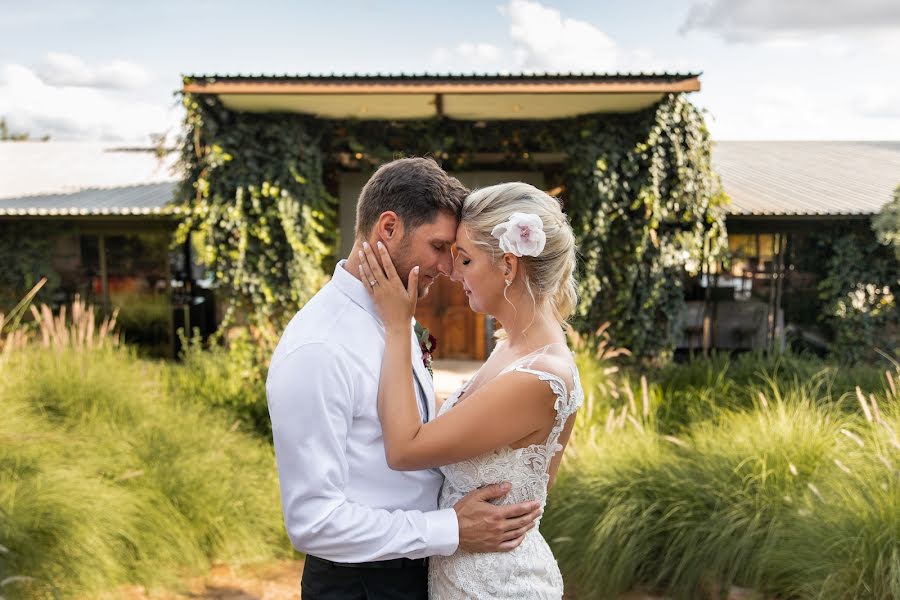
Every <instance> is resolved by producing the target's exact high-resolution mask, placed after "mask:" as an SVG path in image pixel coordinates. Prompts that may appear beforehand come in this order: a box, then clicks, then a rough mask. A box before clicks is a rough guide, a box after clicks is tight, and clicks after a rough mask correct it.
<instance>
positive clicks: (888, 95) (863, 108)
mask: <svg viewBox="0 0 900 600" xmlns="http://www.w3.org/2000/svg"><path fill="white" fill-rule="evenodd" d="M856 104H857V105H858V106H859V112H860V113H861V114H862V115H864V116H867V117H874V118H887V119H900V86H894V87H889V86H886V85H883V84H881V85H871V86H868V87H867V88H866V89H864V90H861V94H860V95H859V97H858V98H857V101H856Z"/></svg>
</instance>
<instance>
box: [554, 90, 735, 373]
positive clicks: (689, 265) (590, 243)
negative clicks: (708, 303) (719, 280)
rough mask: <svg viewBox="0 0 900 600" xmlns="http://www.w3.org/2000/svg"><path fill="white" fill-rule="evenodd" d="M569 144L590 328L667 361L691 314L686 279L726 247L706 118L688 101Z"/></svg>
mask: <svg viewBox="0 0 900 600" xmlns="http://www.w3.org/2000/svg"><path fill="white" fill-rule="evenodd" d="M575 133H576V135H575V136H573V137H570V139H568V140H567V141H568V145H569V148H570V154H571V157H572V160H571V163H570V165H569V171H568V173H567V190H568V213H569V215H570V218H571V220H572V224H573V226H574V228H575V232H576V235H577V236H578V239H579V242H580V248H581V253H582V256H583V265H582V269H581V277H580V281H581V297H580V300H581V301H580V304H579V317H580V324H581V327H580V328H581V329H583V330H587V331H590V330H591V328H592V327H594V326H596V324H597V323H603V322H606V321H609V322H610V328H609V335H610V338H611V339H612V340H613V341H614V343H615V345H616V346H618V347H625V348H628V349H629V350H631V352H632V353H633V355H634V356H637V357H640V358H654V357H658V358H665V357H666V356H667V355H669V354H670V353H671V351H672V350H673V349H674V346H675V339H676V335H677V324H678V321H677V320H678V317H679V315H680V314H681V313H682V312H683V309H684V300H683V292H682V287H681V283H682V277H683V274H684V273H685V272H688V273H690V274H693V275H696V274H697V272H698V271H699V270H700V268H701V266H702V265H704V264H707V263H710V262H711V261H713V260H715V259H716V258H718V257H720V256H721V254H722V252H723V250H724V249H725V247H726V235H725V222H724V211H723V209H722V206H723V205H724V204H725V202H726V201H727V198H726V197H725V195H724V193H723V192H722V189H721V186H720V184H719V180H718V177H717V176H716V174H715V173H714V172H713V170H712V167H711V164H710V146H711V143H710V138H709V133H708V131H707V129H706V126H705V124H704V121H703V116H702V114H701V113H700V112H699V111H698V110H697V109H696V108H695V107H694V106H693V105H691V104H690V103H689V102H688V101H687V100H685V99H684V97H682V96H674V97H669V98H668V99H667V100H666V101H665V102H662V103H660V104H659V105H658V106H657V107H656V108H655V109H654V110H650V111H646V112H644V113H640V114H638V115H635V116H634V117H630V118H624V119H619V120H617V121H613V122H609V121H608V120H605V119H600V118H593V119H587V120H584V121H582V122H581V123H580V127H579V128H578V130H576V131H575Z"/></svg>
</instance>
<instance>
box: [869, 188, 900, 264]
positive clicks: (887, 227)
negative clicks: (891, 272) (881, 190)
mask: <svg viewBox="0 0 900 600" xmlns="http://www.w3.org/2000/svg"><path fill="white" fill-rule="evenodd" d="M872 229H873V230H874V231H875V236H876V237H877V238H878V241H879V242H881V243H882V244H884V245H885V246H892V247H893V248H894V255H895V256H896V257H897V260H900V185H898V186H897V189H895V190H894V198H893V199H892V200H891V201H890V202H888V203H887V204H885V205H884V206H883V207H882V209H881V212H880V213H878V215H876V216H875V219H873V221H872Z"/></svg>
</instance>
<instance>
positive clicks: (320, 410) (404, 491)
mask: <svg viewBox="0 0 900 600" xmlns="http://www.w3.org/2000/svg"><path fill="white" fill-rule="evenodd" d="M345 262H346V261H341V262H340V263H339V264H338V266H337V268H336V269H335V272H334V277H333V278H332V280H331V281H330V282H329V283H328V284H326V285H325V286H324V287H323V288H322V289H321V290H320V291H319V293H318V294H316V295H315V296H314V297H313V298H312V299H311V300H310V301H309V302H308V303H307V304H306V305H305V306H304V307H303V308H302V309H301V310H300V311H299V312H298V313H297V314H296V315H295V316H294V318H293V319H291V322H290V323H289V324H288V326H287V328H286V329H285V331H284V334H283V335H282V337H281V340H280V341H279V342H278V346H277V348H276V349H275V353H274V355H273V356H272V361H271V364H270V366H269V374H268V378H267V380H266V393H267V396H268V402H269V415H270V417H271V419H272V434H273V437H274V441H275V456H276V458H277V461H278V475H279V480H280V484H281V503H282V508H283V511H284V520H285V525H286V526H287V532H288V536H289V537H290V539H291V542H292V543H293V545H294V547H295V548H296V549H297V550H299V551H301V552H305V553H307V554H312V555H313V556H318V557H319V558H324V559H326V560H332V561H336V562H349V563H356V562H366V561H373V560H387V559H392V558H400V557H406V558H423V557H426V556H433V555H445V556H448V555H450V554H453V552H455V551H456V548H457V546H458V544H459V525H458V523H457V519H456V512H455V511H454V510H453V509H445V510H437V501H438V493H439V492H440V488H441V484H442V483H443V476H442V475H441V474H440V472H439V471H438V470H437V469H429V470H424V471H394V470H392V469H391V468H390V467H388V465H387V460H386V459H385V454H384V441H383V439H382V432H381V423H380V422H379V420H378V406H377V402H378V380H379V376H380V373H381V359H382V355H383V353H384V326H383V325H382V323H381V321H380V319H379V318H378V316H377V312H376V310H375V305H374V303H373V301H372V299H371V297H370V296H369V293H368V291H367V290H366V289H365V287H364V284H363V283H362V282H361V281H359V280H358V279H357V278H355V277H353V276H352V275H351V274H350V273H348V272H347V271H346V270H345V269H344V264H345ZM410 343H412V344H413V353H412V356H413V365H412V369H413V371H414V373H415V377H414V387H415V388H416V395H417V397H418V398H419V400H420V407H419V412H420V413H422V412H423V410H424V409H425V408H426V407H427V409H428V415H429V416H430V417H431V418H433V417H434V415H435V410H434V386H433V383H432V381H431V377H430V376H429V374H428V371H427V370H426V369H425V366H424V364H423V363H422V353H421V349H420V347H419V344H418V342H417V341H416V340H415V336H414V335H412V336H411V340H410ZM415 380H418V385H415V383H416V382H415ZM422 393H424V394H425V395H426V398H424V399H423V398H422Z"/></svg>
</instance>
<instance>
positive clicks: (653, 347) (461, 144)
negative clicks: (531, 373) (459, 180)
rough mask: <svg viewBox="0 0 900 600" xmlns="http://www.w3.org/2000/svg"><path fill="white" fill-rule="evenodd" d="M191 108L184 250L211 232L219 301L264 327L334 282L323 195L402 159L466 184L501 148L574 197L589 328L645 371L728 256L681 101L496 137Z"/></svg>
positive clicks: (449, 125)
mask: <svg viewBox="0 0 900 600" xmlns="http://www.w3.org/2000/svg"><path fill="white" fill-rule="evenodd" d="M184 101H185V105H186V106H187V108H188V118H187V132H186V133H187V135H186V141H185V145H184V162H185V165H186V170H187V177H186V181H185V189H184V193H185V195H186V197H188V200H187V201H186V204H185V206H186V208H187V210H188V215H189V216H188V218H187V219H186V220H185V222H184V223H183V225H182V227H181V228H180V233H181V239H184V237H185V236H186V235H187V233H188V232H189V231H196V232H197V233H199V234H200V236H201V238H202V240H203V247H204V252H203V257H202V258H203V259H204V261H205V262H206V263H207V264H209V265H211V266H212V267H213V268H214V270H215V273H216V278H217V280H218V281H219V283H220V289H222V290H223V291H224V292H225V293H227V294H229V296H230V298H231V300H232V303H231V306H232V307H233V308H238V307H239V308H241V311H240V312H243V313H246V314H248V315H251V316H250V317H248V318H250V319H251V321H252V322H253V323H254V324H255V325H258V326H261V325H262V324H265V323H270V324H273V325H275V326H276V329H277V328H278V327H279V326H280V325H282V324H283V323H284V322H285V317H289V316H290V315H291V314H293V312H294V310H296V308H297V307H298V306H300V305H302V303H303V302H305V301H306V300H307V299H308V298H309V297H310V296H311V295H312V294H313V293H314V292H315V291H316V290H317V289H318V287H319V285H321V283H322V282H323V281H324V272H325V271H324V270H323V264H326V263H327V262H328V261H330V260H331V259H332V258H333V254H332V253H333V249H334V248H335V246H336V241H337V240H336V236H335V234H334V231H335V230H336V224H335V217H334V215H335V212H334V208H335V201H334V199H333V198H332V197H331V196H330V195H329V194H328V193H327V192H326V191H325V188H324V185H323V183H322V182H323V181H327V180H329V179H330V178H333V177H335V176H336V174H337V172H338V170H339V169H341V168H360V169H363V170H368V169H374V168H376V167H377V166H378V165H380V164H382V163H384V162H386V161H389V160H392V159H393V158H395V157H398V156H412V155H417V156H432V157H434V158H435V159H437V160H438V161H439V162H440V163H441V164H443V165H444V167H445V168H447V169H448V170H450V171H465V170H471V169H476V168H479V164H478V162H477V160H476V159H477V155H478V154H480V153H492V154H496V153H497V152H498V150H499V151H500V152H501V156H500V157H499V160H495V161H494V163H493V164H492V166H493V168H506V169H518V170H543V171H544V175H545V181H546V182H547V185H548V187H555V186H562V188H561V189H562V192H561V194H560V196H561V197H562V198H563V201H564V202H565V205H566V206H565V208H566V210H567V212H568V214H569V215H570V219H571V220H572V224H573V226H574V227H575V230H576V235H577V237H578V241H579V249H580V252H581V255H582V260H581V264H580V280H581V303H580V305H579V313H578V315H577V319H576V327H577V329H579V330H580V331H582V332H588V333H589V332H591V331H593V330H594V329H595V328H596V326H597V325H598V324H599V323H602V322H604V321H612V323H613V326H612V327H611V328H610V335H611V337H612V341H613V343H614V344H616V345H617V346H625V347H629V348H630V349H631V350H632V351H633V352H634V353H635V354H636V355H637V356H640V357H652V356H660V355H665V354H666V353H668V352H669V351H670V350H671V349H672V347H673V346H674V340H675V319H676V318H677V316H678V312H679V310H680V308H681V305H682V293H681V274H682V272H683V271H684V270H685V269H688V270H696V269H697V268H699V266H700V264H701V263H702V262H703V261H705V260H710V259H711V258H712V257H713V256H714V255H716V253H717V252H718V251H719V250H721V248H722V247H723V245H724V239H725V238H724V225H723V213H722V209H721V205H722V204H723V202H724V195H723V194H722V192H721V190H720V187H719V183H718V179H717V177H716V176H715V175H714V173H713V172H712V170H711V168H710V162H709V152H710V140H709V135H708V133H707V130H706V127H705V125H704V122H703V116H702V114H701V113H700V112H699V111H698V110H697V109H696V108H695V107H694V106H693V105H691V104H690V103H689V102H688V101H687V100H686V99H685V98H684V97H683V96H674V95H673V96H667V97H666V98H665V99H663V101H662V102H660V103H659V104H658V105H656V106H655V107H653V108H651V109H648V110H645V111H643V112H641V113H638V114H634V115H624V116H623V115H592V116H586V117H578V118H573V119H562V120H554V121H495V122H491V123H490V124H484V123H478V122H467V121H452V120H447V119H433V120H427V121H354V120H342V121H330V120H321V119H313V118H310V117H305V116H300V115H295V114H253V113H235V112H231V111H228V110H227V109H225V108H224V107H223V106H222V105H221V103H219V102H218V100H216V99H213V98H210V97H206V96H191V95H186V96H185V97H184ZM540 153H555V154H558V155H559V156H561V157H563V165H562V168H560V167H559V166H558V165H557V166H555V167H546V166H544V165H542V164H540V163H539V162H538V161H537V160H536V155H538V154H540ZM284 265H287V267H286V268H285V266H284Z"/></svg>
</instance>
